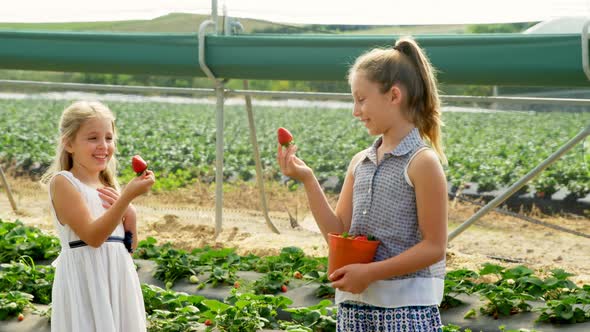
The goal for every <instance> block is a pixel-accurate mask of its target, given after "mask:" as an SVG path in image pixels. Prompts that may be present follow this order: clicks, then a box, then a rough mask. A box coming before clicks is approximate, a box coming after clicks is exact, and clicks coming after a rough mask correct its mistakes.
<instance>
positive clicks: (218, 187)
mask: <svg viewBox="0 0 590 332" xmlns="http://www.w3.org/2000/svg"><path fill="white" fill-rule="evenodd" d="M223 90H224V89H223V84H219V85H217V87H215V92H216V95H217V111H216V117H215V123H216V126H217V133H216V136H215V238H217V236H219V234H220V233H221V227H222V223H223V104H224V102H223V99H224V96H223V94H224V91H223Z"/></svg>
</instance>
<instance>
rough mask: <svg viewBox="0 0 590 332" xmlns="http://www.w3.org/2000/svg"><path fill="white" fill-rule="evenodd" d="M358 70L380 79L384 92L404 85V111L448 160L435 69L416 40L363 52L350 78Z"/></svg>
mask: <svg viewBox="0 0 590 332" xmlns="http://www.w3.org/2000/svg"><path fill="white" fill-rule="evenodd" d="M357 71H362V72H363V73H364V74H365V75H366V77H367V79H368V80H369V81H372V82H375V83H378V84H379V85H380V86H381V93H385V92H387V91H389V89H391V87H392V86H393V85H395V84H400V85H402V86H403V87H404V88H405V90H406V94H407V97H408V98H407V104H406V105H405V106H406V107H404V108H403V109H402V112H403V113H402V114H403V115H404V116H405V117H406V118H407V119H408V120H409V121H411V122H412V123H413V124H414V125H415V126H416V127H417V128H418V130H419V132H420V136H421V137H422V138H423V139H426V140H427V141H428V142H429V143H430V145H431V146H432V148H433V149H434V151H435V152H436V154H437V155H438V157H439V159H440V160H441V162H442V163H443V164H446V163H447V158H446V156H445V154H444V151H443V146H442V133H441V127H442V126H443V122H442V118H441V109H440V99H439V96H438V88H437V81H436V77H435V69H434V67H433V66H432V65H431V64H430V61H429V60H428V57H427V56H426V54H425V53H424V51H422V49H421V48H420V46H418V44H417V43H416V41H414V40H413V39H411V38H409V37H404V38H400V39H399V40H398V41H397V42H396V43H395V45H394V46H393V48H388V49H382V48H377V49H373V50H371V51H369V52H367V53H365V54H363V55H361V56H360V57H358V58H357V60H356V62H355V63H354V65H353V66H352V67H351V68H350V71H349V74H348V78H349V81H350V79H351V77H352V74H353V73H355V72H357Z"/></svg>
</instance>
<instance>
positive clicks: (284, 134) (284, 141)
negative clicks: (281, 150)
mask: <svg viewBox="0 0 590 332" xmlns="http://www.w3.org/2000/svg"><path fill="white" fill-rule="evenodd" d="M277 136H278V139H279V144H281V145H282V146H283V147H288V146H289V145H291V144H293V135H291V133H290V132H289V131H288V130H287V129H285V128H283V127H281V128H279V130H278V131H277Z"/></svg>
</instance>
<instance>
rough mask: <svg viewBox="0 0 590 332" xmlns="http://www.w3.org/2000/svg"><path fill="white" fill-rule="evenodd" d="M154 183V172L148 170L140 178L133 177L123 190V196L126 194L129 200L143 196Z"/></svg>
mask: <svg viewBox="0 0 590 332" xmlns="http://www.w3.org/2000/svg"><path fill="white" fill-rule="evenodd" d="M155 182H156V177H155V176H154V172H152V171H150V170H146V171H145V172H143V174H141V175H140V176H136V177H134V178H133V179H132V180H131V181H129V183H127V185H126V186H125V188H124V189H123V192H122V193H121V195H123V194H128V195H130V196H131V198H132V199H133V198H135V197H137V196H140V195H143V194H145V193H147V192H148V191H149V190H150V188H151V187H152V186H153V185H154V183H155Z"/></svg>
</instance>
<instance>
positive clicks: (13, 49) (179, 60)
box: [0, 31, 590, 86]
mask: <svg viewBox="0 0 590 332" xmlns="http://www.w3.org/2000/svg"><path fill="white" fill-rule="evenodd" d="M414 38H415V39H416V40H417V41H418V42H419V43H420V45H422V46H423V47H424V48H425V49H426V52H427V54H428V56H429V57H430V59H431V61H432V63H433V65H434V66H435V67H436V68H437V69H438V71H439V74H438V78H439V80H440V81H441V82H444V83H448V84H486V85H521V86H590V82H589V80H588V78H587V77H586V75H585V74H584V71H583V68H582V41H581V38H580V35H578V34H561V35H525V34H485V35H481V34H477V35H427V36H415V37H414ZM395 39H396V37H395V36H357V35H354V36H351V35H234V36H220V35H208V36H207V37H206V42H205V46H206V47H205V55H206V62H207V65H208V66H209V68H210V69H211V71H212V72H213V73H214V74H215V75H216V76H217V77H220V78H239V79H277V80H279V79H280V80H335V81H338V80H344V79H345V78H346V73H347V69H348V67H349V66H350V64H351V63H352V62H353V61H354V59H355V58H356V57H357V56H358V55H359V54H361V53H363V52H365V51H367V50H369V49H371V48H373V47H377V46H382V47H389V46H390V45H392V44H393V43H394V41H395ZM198 48H199V45H198V36H197V35H196V34H139V33H136V34H131V33H80V32H34V31H0V68H5V69H24V70H49V71H71V72H102V73H126V74H150V75H172V76H177V75H182V76H205V75H204V73H203V72H202V70H201V69H200V67H199V62H198Z"/></svg>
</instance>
